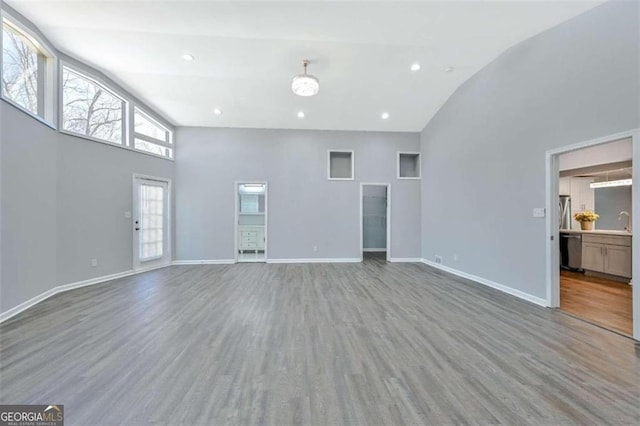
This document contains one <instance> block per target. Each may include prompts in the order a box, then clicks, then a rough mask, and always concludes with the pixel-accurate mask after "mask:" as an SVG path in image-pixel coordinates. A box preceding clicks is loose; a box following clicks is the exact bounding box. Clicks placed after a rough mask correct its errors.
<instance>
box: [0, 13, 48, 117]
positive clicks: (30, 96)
mask: <svg viewBox="0 0 640 426" xmlns="http://www.w3.org/2000/svg"><path fill="white" fill-rule="evenodd" d="M49 58H50V55H48V54H47V53H46V52H45V51H44V49H43V48H42V47H40V46H39V45H38V43H37V42H36V41H35V40H34V39H33V38H31V37H30V36H29V35H27V34H26V33H25V32H24V31H22V30H21V29H20V28H19V27H18V26H16V25H15V24H13V23H12V22H10V21H8V20H7V18H4V17H3V18H2V96H3V97H4V98H6V99H8V100H10V101H11V102H13V103H15V104H16V105H18V106H20V107H21V108H24V109H25V110H27V111H29V112H30V113H32V114H35V115H38V116H40V117H42V118H45V109H46V108H45V106H46V105H45V81H46V76H47V71H48V70H47V67H48V66H49V65H48V64H49V63H50V62H49V61H48V59H49ZM47 102H48V101H47Z"/></svg>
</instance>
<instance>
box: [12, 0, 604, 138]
mask: <svg viewBox="0 0 640 426" xmlns="http://www.w3.org/2000/svg"><path fill="white" fill-rule="evenodd" d="M7 3H8V4H9V5H10V6H12V7H13V8H15V9H16V10H17V11H18V12H20V13H22V14H23V15H24V16H26V17H27V18H28V19H30V20H32V21H33V22H34V23H35V24H36V25H37V26H38V27H39V28H40V30H41V31H42V32H43V33H44V34H45V35H46V36H47V37H48V38H49V40H50V41H51V42H52V43H54V45H55V46H56V47H57V48H58V49H60V50H61V51H63V52H65V53H67V54H70V55H71V56H74V57H76V58H77V59H80V60H82V61H84V62H86V63H88V64H90V65H92V66H94V67H96V68H98V69H100V70H102V71H103V72H105V74H107V75H108V76H109V77H111V78H112V79H114V80H115V81H117V82H119V83H120V84H122V85H123V86H124V87H125V88H127V89H128V90H130V91H131V92H132V93H133V94H134V95H136V96H138V97H139V98H141V99H142V100H144V101H145V102H147V103H148V104H149V105H150V106H152V107H154V108H156V109H157V110H158V112H160V113H161V114H163V115H164V116H165V117H166V118H168V119H169V120H170V121H172V122H173V123H174V124H176V125H180V126H216V127H217V126H221V127H256V128H290V129H336V130H389V131H412V132H415V131H420V130H422V129H423V128H424V126H425V125H426V124H427V123H428V121H429V120H430V119H431V118H432V117H433V115H434V114H435V113H436V112H437V111H438V109H439V108H440V107H441V106H442V105H443V104H444V102H445V101H446V100H447V99H448V98H449V96H451V94H452V93H453V92H454V91H455V90H456V88H457V87H459V86H460V85H461V84H462V83H463V82H464V81H466V80H467V79H468V78H469V77H470V76H471V75H473V74H474V73H475V72H477V71H478V70H479V69H481V68H482V67H483V66H485V65H486V64H487V63H489V62H490V61H491V60H492V59H494V58H495V57H497V56H498V55H499V54H500V53H502V52H503V51H505V50H506V49H507V48H508V47H510V46H512V45H514V44H516V43H518V42H520V41H522V40H525V39H527V38H529V37H531V36H533V35H535V34H537V33H540V32H541V31H544V30H545V29H548V28H550V27H552V26H554V25H557V24H559V23H561V22H563V21H566V20H567V19H569V18H571V17H573V16H576V15H578V14H580V13H582V12H584V11H586V10H588V9H590V8H592V7H594V6H596V5H597V4H599V3H602V1H588V2H585V1H530V2H522V1H502V2H482V1H465V2H462V1H441V2H398V1H393V2H392V1H388V2H375V3H374V2H365V1H357V2H308V1H295V2H293V1H291V2H279V3H269V2H264V1H259V2H241V1H231V2H224V3H223V2H212V1H197V2H184V1H157V0H156V1H131V0H129V1H124V2H122V1H120V2H116V1H98V2H90V1H28V0H22V1H19V0H9V1H7ZM187 52H188V53H191V54H193V55H194V56H195V61H193V62H186V61H184V60H183V59H182V55H183V54H184V53H187ZM303 59H310V60H311V65H310V67H309V72H310V73H311V74H314V75H316V76H317V77H318V78H319V79H320V93H319V94H318V95H317V96H314V97H312V98H301V97H298V96H296V95H294V94H293V93H292V92H291V90H290V84H291V78H292V77H293V76H294V75H295V74H298V73H300V72H301V70H302V65H301V62H302V60H303ZM414 62H419V63H420V64H421V66H422V69H421V70H420V71H418V72H415V73H412V72H411V71H410V70H409V67H410V65H411V64H412V63H414ZM447 67H454V71H453V72H450V73H447V72H445V69H446V68H447ZM214 108H220V109H221V110H222V112H223V114H222V115H220V116H216V115H214V114H213V110H214ZM298 111H304V112H305V114H306V117H305V118H304V119H300V118H297V112H298ZM384 111H388V112H389V114H390V118H389V119H388V120H382V119H381V118H380V115H381V113H382V112H384Z"/></svg>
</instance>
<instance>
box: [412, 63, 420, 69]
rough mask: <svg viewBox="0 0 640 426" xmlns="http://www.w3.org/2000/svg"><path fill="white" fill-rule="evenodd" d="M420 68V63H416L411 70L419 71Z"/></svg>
mask: <svg viewBox="0 0 640 426" xmlns="http://www.w3.org/2000/svg"><path fill="white" fill-rule="evenodd" d="M419 70H420V64H419V63H417V62H416V63H415V64H411V71H419Z"/></svg>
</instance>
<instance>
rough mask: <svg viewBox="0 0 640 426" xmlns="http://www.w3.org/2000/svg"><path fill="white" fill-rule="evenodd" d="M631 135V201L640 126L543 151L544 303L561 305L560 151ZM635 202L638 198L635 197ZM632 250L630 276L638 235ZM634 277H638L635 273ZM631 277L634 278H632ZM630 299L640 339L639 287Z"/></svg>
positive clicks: (637, 261)
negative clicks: (545, 297)
mask: <svg viewBox="0 0 640 426" xmlns="http://www.w3.org/2000/svg"><path fill="white" fill-rule="evenodd" d="M626 138H631V141H632V142H631V145H632V150H633V154H632V161H633V169H632V179H633V180H634V181H635V182H636V183H635V184H634V185H633V186H632V189H631V199H632V203H633V202H634V201H636V200H640V128H639V129H632V130H627V131H624V132H620V133H615V134H612V135H607V136H603V137H599V138H596V139H591V140H588V141H584V142H579V143H576V144H572V145H567V146H564V147H560V148H555V149H551V150H549V151H547V152H546V154H545V175H546V176H545V185H546V202H545V208H546V212H547V214H546V241H547V246H546V260H547V270H546V275H547V280H546V281H547V286H546V291H547V301H546V302H547V306H548V307H551V308H558V307H559V306H560V274H559V272H558V265H559V264H560V248H559V247H558V239H559V236H560V230H559V225H558V224H559V220H560V219H559V213H558V209H557V208H556V205H557V200H558V196H559V185H560V161H559V158H560V155H561V154H564V153H567V152H572V151H577V150H579V149H582V148H588V147H592V146H596V145H602V144H606V143H609V142H614V141H616V140H620V139H626ZM636 204H637V201H636ZM631 221H632V222H631V223H632V224H633V226H634V228H635V227H637V226H640V208H638V209H635V208H634V209H633V212H632V220H631ZM631 249H632V252H633V253H636V255H634V256H632V260H631V261H632V264H631V270H632V276H634V277H636V276H637V271H640V256H639V255H638V254H637V253H640V238H637V237H635V235H634V238H632V248H631ZM636 278H637V277H636ZM632 281H634V280H633V278H632ZM635 282H636V283H635V285H636V286H638V280H637V279H636V280H635ZM632 294H633V302H632V305H633V306H632V315H633V338H634V339H636V340H640V291H633V292H632Z"/></svg>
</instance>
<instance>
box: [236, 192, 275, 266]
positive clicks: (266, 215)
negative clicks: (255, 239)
mask: <svg viewBox="0 0 640 426" xmlns="http://www.w3.org/2000/svg"><path fill="white" fill-rule="evenodd" d="M244 184H249V185H264V260H258V261H255V262H256V263H267V262H268V259H269V252H268V250H269V182H267V181H266V180H237V181H235V182H234V184H233V192H234V198H235V203H234V205H233V209H234V214H233V217H234V226H233V253H234V254H233V263H238V221H239V220H240V218H239V212H238V206H239V204H240V197H238V187H239V186H240V185H244ZM250 262H254V261H247V263H250Z"/></svg>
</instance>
